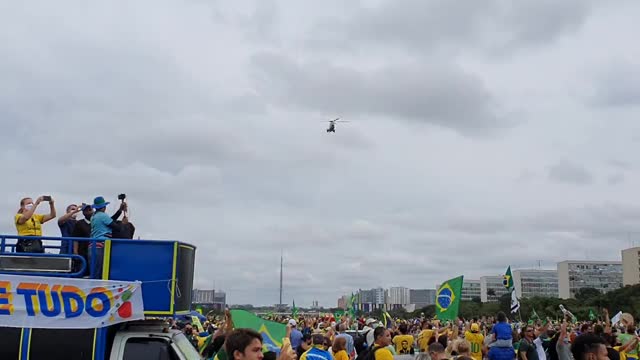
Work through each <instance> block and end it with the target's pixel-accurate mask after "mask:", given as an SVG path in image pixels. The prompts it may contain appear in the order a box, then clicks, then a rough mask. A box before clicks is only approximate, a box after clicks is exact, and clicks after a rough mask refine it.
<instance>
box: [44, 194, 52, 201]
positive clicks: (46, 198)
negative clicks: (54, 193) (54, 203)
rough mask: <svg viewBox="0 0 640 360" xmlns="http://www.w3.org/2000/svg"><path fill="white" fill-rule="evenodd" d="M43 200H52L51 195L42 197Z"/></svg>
mask: <svg viewBox="0 0 640 360" xmlns="http://www.w3.org/2000/svg"><path fill="white" fill-rule="evenodd" d="M42 201H51V195H45V196H43V197H42Z"/></svg>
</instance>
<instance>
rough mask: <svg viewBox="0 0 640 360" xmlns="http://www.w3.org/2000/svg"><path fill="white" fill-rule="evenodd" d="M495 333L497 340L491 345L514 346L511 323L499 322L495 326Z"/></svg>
mask: <svg viewBox="0 0 640 360" xmlns="http://www.w3.org/2000/svg"><path fill="white" fill-rule="evenodd" d="M493 334H494V336H495V339H496V341H495V342H493V343H492V344H491V345H490V346H497V347H512V346H513V336H512V331H511V325H509V324H508V323H506V322H499V323H497V324H495V325H494V326H493Z"/></svg>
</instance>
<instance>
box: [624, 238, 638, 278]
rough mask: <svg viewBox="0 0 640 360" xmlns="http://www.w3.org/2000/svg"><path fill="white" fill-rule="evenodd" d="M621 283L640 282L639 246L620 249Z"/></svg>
mask: <svg viewBox="0 0 640 360" xmlns="http://www.w3.org/2000/svg"><path fill="white" fill-rule="evenodd" d="M622 284H623V285H624V286H627V285H636V284H640V247H634V248H631V249H626V250H622Z"/></svg>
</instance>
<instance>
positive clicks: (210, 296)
mask: <svg viewBox="0 0 640 360" xmlns="http://www.w3.org/2000/svg"><path fill="white" fill-rule="evenodd" d="M215 292H216V291H215V290H201V289H193V292H191V302H192V303H194V304H200V305H209V306H213V304H214V303H215Z"/></svg>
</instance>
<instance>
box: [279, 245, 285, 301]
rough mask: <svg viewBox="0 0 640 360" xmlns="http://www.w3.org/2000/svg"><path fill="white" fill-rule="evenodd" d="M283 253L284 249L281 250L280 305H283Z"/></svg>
mask: <svg viewBox="0 0 640 360" xmlns="http://www.w3.org/2000/svg"><path fill="white" fill-rule="evenodd" d="M283 264H284V262H283V253H282V250H281V251H280V302H279V303H278V306H282V269H283Z"/></svg>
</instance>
